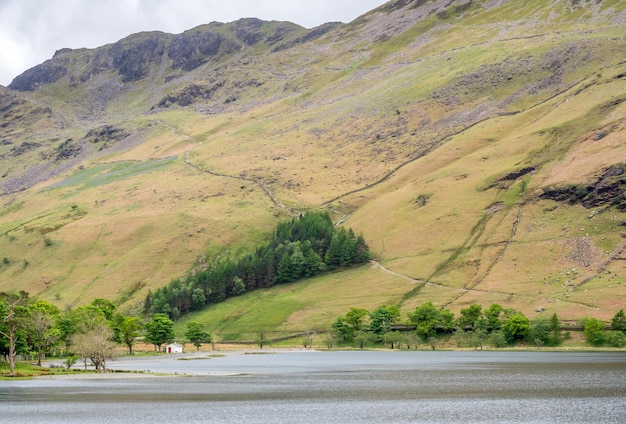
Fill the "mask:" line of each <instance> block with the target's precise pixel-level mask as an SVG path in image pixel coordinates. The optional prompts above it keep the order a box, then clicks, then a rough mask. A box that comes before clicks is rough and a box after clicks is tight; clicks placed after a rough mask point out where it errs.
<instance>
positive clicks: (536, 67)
mask: <svg viewBox="0 0 626 424" xmlns="http://www.w3.org/2000/svg"><path fill="white" fill-rule="evenodd" d="M625 24H626V2H625V1H619V0H598V1H596V0H593V1H591V0H589V1H587V0H577V1H573V0H572V1H570V0H556V1H552V2H545V1H540V0H532V1H525V2H523V3H520V2H514V1H506V0H482V1H466V0H461V1H439V0H432V1H426V0H414V1H407V0H395V1H390V2H388V3H387V4H385V5H383V6H381V7H380V8H378V9H375V10H373V11H371V12H369V13H367V14H365V15H363V16H361V17H360V18H358V19H356V20H355V21H354V22H351V23H349V24H326V25H323V26H321V27H318V28H314V29H311V30H307V29H305V28H302V27H299V26H297V25H294V24H290V23H286V22H264V21H260V20H256V19H244V20H240V21H237V22H232V23H227V24H219V23H212V24H208V25H203V26H200V27H198V28H194V29H191V30H189V31H186V32H185V33H182V34H177V35H171V34H164V33H160V32H150V33H141V34H135V35H130V36H129V37H127V38H125V39H123V40H120V41H119V42H117V43H113V44H110V45H107V46H103V47H100V48H97V49H92V50H88V49H80V50H70V49H62V50H59V51H58V52H57V53H56V54H55V56H54V57H53V58H51V59H50V60H49V61H47V62H45V63H43V64H41V65H39V66H38V67H35V68H33V69H31V70H29V71H27V72H25V73H24V74H22V75H21V76H19V77H17V78H16V79H15V80H14V81H13V83H12V84H11V85H10V86H9V87H0V157H1V158H2V160H1V161H0V175H2V178H1V179H0V192H1V193H2V194H1V195H0V291H16V290H26V291H28V292H29V293H30V294H31V296H37V297H39V298H41V299H45V300H47V301H49V302H51V303H53V304H55V305H56V306H58V307H60V308H67V307H76V306H80V305H84V304H87V303H90V302H91V301H92V300H93V299H95V298H107V299H110V300H112V301H114V302H115V303H116V304H117V305H118V306H119V307H120V308H121V309H122V310H128V311H139V310H142V308H143V301H144V299H145V298H146V295H147V293H148V291H152V292H154V291H155V290H157V289H158V288H159V287H163V286H165V285H166V284H168V283H169V282H170V281H171V280H172V279H174V278H177V277H181V276H184V275H185V274H186V273H187V272H188V271H189V270H191V269H201V268H202V266H203V263H205V261H206V260H210V258H211V257H212V255H214V254H216V253H217V252H220V251H222V250H223V249H224V248H228V249H230V251H231V252H232V255H233V256H234V257H237V256H241V255H243V254H245V253H249V252H252V251H254V249H255V248H256V247H257V246H258V245H260V244H262V243H265V242H267V241H268V240H269V239H270V238H271V236H272V231H273V229H274V228H275V226H276V224H277V223H278V222H282V221H285V220H288V219H291V218H292V217H295V216H298V215H299V214H301V213H303V212H305V211H318V210H319V211H327V212H329V213H330V214H331V216H332V218H333V220H334V221H335V222H336V223H337V224H338V225H343V226H346V227H351V228H353V229H354V231H355V232H356V233H357V234H359V233H361V234H363V236H364V238H365V240H366V242H367V244H368V245H369V247H370V251H371V255H372V258H373V259H374V261H373V262H371V263H369V264H366V265H363V266H360V267H357V268H353V269H349V270H343V271H341V270H339V271H336V272H331V273H327V274H324V275H323V276H321V277H316V278H311V279H307V280H304V281H301V282H297V283H289V284H285V285H279V286H276V287H273V288H271V289H262V290H257V291H254V292H251V293H247V294H245V295H243V296H240V297H236V298H233V299H229V300H228V301H226V302H224V303H221V304H219V305H213V306H211V307H209V308H208V309H206V310H203V311H201V312H197V313H194V315H191V316H187V317H185V318H184V319H183V320H182V321H181V322H180V323H179V325H184V323H185V322H186V321H187V320H190V319H193V320H196V321H201V322H204V323H205V324H206V325H207V327H208V326H210V328H213V329H215V330H216V331H217V330H219V331H221V332H224V333H232V334H238V333H249V332H254V331H257V330H259V329H261V330H267V331H286V332H292V331H293V332H297V331H306V330H311V329H320V328H327V327H328V326H329V325H330V324H331V323H332V322H333V320H334V319H335V318H336V317H337V316H338V315H342V314H345V313H346V311H347V310H349V308H350V307H362V308H366V309H370V310H371V309H373V308H375V307H377V306H379V305H381V304H398V305H400V306H401V309H402V311H403V313H404V312H408V311H410V310H412V309H414V308H415V307H416V306H418V305H420V304H423V303H424V302H427V301H432V302H433V303H434V304H435V305H436V306H445V305H447V306H448V307H449V308H450V309H451V310H452V311H453V312H455V313H457V312H458V311H460V309H461V308H465V307H467V306H468V305H470V304H473V303H478V304H481V305H484V306H488V305H490V304H491V303H499V304H501V305H503V306H505V307H510V308H515V309H518V310H520V311H522V312H524V313H525V314H527V315H528V316H529V317H531V318H532V317H536V316H545V317H549V316H550V315H552V314H553V313H555V312H556V313H558V314H559V317H561V318H562V319H566V320H568V319H571V320H574V319H578V318H580V317H583V316H591V317H597V318H600V319H602V320H609V319H610V318H611V317H612V316H613V315H614V314H615V312H616V311H617V310H619V309H621V308H624V307H626V268H625V263H626V262H625V260H626V253H625V250H626V241H625V238H626V214H625V211H626V198H625V197H624V189H625V184H626V180H625V179H624V171H625V166H626V143H624V140H626V61H625V60H624V57H625V56H624V53H625V52H626V25H625ZM190 46H195V47H197V48H191V47H190ZM60 47H62V46H60ZM537 311H542V312H537Z"/></svg>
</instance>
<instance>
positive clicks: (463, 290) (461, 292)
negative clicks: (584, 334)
mask: <svg viewBox="0 0 626 424" xmlns="http://www.w3.org/2000/svg"><path fill="white" fill-rule="evenodd" d="M370 264H372V266H374V267H376V268H378V269H380V270H381V271H383V272H385V273H387V274H391V275H393V276H396V277H399V278H403V279H405V280H406V281H408V282H409V283H412V284H421V285H426V286H431V287H437V288H440V289H445V290H451V291H457V292H459V293H458V296H456V297H454V298H453V299H452V300H450V301H449V302H448V303H447V304H446V306H448V305H450V304H451V303H453V302H454V301H456V300H458V299H460V298H461V297H463V296H465V295H466V294H467V293H481V294H485V293H488V294H498V295H503V296H511V297H517V298H522V299H529V300H534V299H536V297H534V296H528V295H521V294H516V293H510V292H504V291H496V290H481V289H476V288H466V287H464V288H458V287H450V286H446V285H444V284H438V283H433V282H432V281H426V280H418V279H415V278H412V277H409V276H407V275H404V274H400V273H399V272H396V271H392V270H390V269H389V268H386V267H384V266H383V265H381V264H380V262H378V261H375V260H370ZM554 301H556V302H560V303H567V304H570V305H577V306H581V307H583V308H587V309H591V310H598V308H597V307H596V306H593V305H589V304H586V303H582V302H572V301H569V300H565V299H561V298H558V297H555V298H554ZM400 303H403V302H400ZM399 306H401V305H399Z"/></svg>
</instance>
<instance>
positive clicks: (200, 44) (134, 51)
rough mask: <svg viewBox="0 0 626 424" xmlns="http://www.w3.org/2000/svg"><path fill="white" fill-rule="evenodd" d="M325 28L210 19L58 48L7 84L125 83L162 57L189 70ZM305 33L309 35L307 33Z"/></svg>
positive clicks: (28, 88) (20, 88) (30, 88)
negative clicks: (105, 78) (110, 75)
mask: <svg viewBox="0 0 626 424" xmlns="http://www.w3.org/2000/svg"><path fill="white" fill-rule="evenodd" d="M324 28H328V27H327V26H325V27H324ZM323 32H324V31H320V30H319V29H313V30H310V31H307V30H305V29H304V28H302V27H300V26H298V25H295V24H291V23H287V22H285V23H271V22H264V21H261V20H259V19H241V20H239V21H237V22H233V23H231V24H221V23H212V24H208V25H202V26H200V27H197V28H194V29H191V30H189V31H185V32H183V33H181V34H176V35H172V34H165V33H162V32H145V33H140V34H134V35H131V36H128V37H126V38H124V39H122V40H120V41H118V42H116V43H113V44H110V45H107V46H103V47H99V48H97V49H93V50H86V49H79V50H71V49H61V50H59V51H57V52H56V54H55V55H54V57H53V58H52V59H50V60H47V61H46V62H44V63H42V64H41V65H37V66H35V67H34V68H31V69H29V70H27V71H26V72H24V73H23V74H21V75H19V76H18V77H16V78H15V79H14V80H13V81H12V82H11V84H10V85H9V87H8V88H10V89H11V90H16V91H33V90H36V89H38V88H40V87H42V86H44V85H48V84H52V83H55V82H57V81H59V80H60V79H61V78H63V77H66V76H67V77H68V78H69V80H70V81H71V82H72V83H73V84H74V85H75V84H76V83H84V82H86V81H88V80H89V79H91V78H93V77H94V76H96V75H99V74H101V73H103V72H107V71H115V73H116V74H117V75H118V77H119V78H120V80H121V82H123V83H131V82H135V81H138V80H141V79H143V78H145V77H147V76H148V75H149V74H150V73H151V72H154V71H155V67H156V66H159V65H161V64H162V62H166V68H168V69H169V70H171V71H176V70H178V69H180V70H183V71H192V70H194V69H196V68H197V67H199V66H201V65H203V64H206V63H207V62H218V61H220V60H221V59H223V58H225V57H228V56H231V55H233V54H234V53H237V52H238V51H240V50H242V49H244V48H245V47H250V46H254V45H256V44H259V43H266V44H267V45H270V46H275V45H277V44H280V43H285V42H293V39H295V38H297V37H298V36H300V40H301V41H302V42H306V41H308V40H310V39H312V38H315V37H316V36H319V35H320V34H321V33H323ZM307 34H311V36H310V37H309V38H307V36H306V35H307Z"/></svg>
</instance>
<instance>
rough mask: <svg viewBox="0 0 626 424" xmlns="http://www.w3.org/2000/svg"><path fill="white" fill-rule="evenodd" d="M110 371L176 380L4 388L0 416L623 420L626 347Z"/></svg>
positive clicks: (137, 366) (245, 357)
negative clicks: (162, 374) (599, 350)
mask: <svg viewBox="0 0 626 424" xmlns="http://www.w3.org/2000/svg"><path fill="white" fill-rule="evenodd" d="M218 353H219V352H218ZM182 359H186V360H182ZM109 367H110V368H115V369H118V370H135V371H151V372H156V373H171V374H173V373H178V374H179V375H177V376H159V377H154V376H147V375H145V374H132V375H129V374H124V373H115V374H108V375H106V376H97V375H82V376H80V378H76V379H67V378H58V377H53V378H48V377H46V378H39V379H35V380H28V381H0V417H1V418H0V420H1V421H2V422H7V423H13V424H21V423H29V424H33V423H49V424H50V423H116V422H124V423H157V422H159V423H178V422H180V423H189V422H207V423H209V422H210V423H384V422H387V423H603V424H608V423H620V424H621V423H624V422H626V352H611V353H609V352H604V353H603V352H593V353H587V352H584V353H573V352H540V351H539V352H509V351H507V352H494V351H473V352H449V351H445V352H438V351H434V352H424V351H419V352H418V351H414V352H411V351H349V352H348V351H347V352H342V351H337V352H315V351H310V352H309V351H277V352H269V351H268V352H265V353H258V352H257V353H256V354H245V353H243V352H229V353H226V354H225V356H222V357H208V354H207V353H205V352H201V353H199V354H185V355H176V356H169V357H156V358H146V357H143V358H120V359H118V360H117V361H114V362H111V363H110V364H109ZM180 374H185V375H180Z"/></svg>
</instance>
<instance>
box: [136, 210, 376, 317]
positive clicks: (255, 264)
mask: <svg viewBox="0 0 626 424" xmlns="http://www.w3.org/2000/svg"><path fill="white" fill-rule="evenodd" d="M369 257H370V256H369V249H368V246H367V245H366V244H365V240H364V239H363V236H361V235H359V236H356V235H355V234H354V232H353V231H352V229H349V230H346V229H345V228H336V227H335V226H334V225H333V222H332V220H331V218H330V215H329V214H328V213H320V212H307V213H305V214H304V215H302V216H301V217H300V218H298V219H292V220H291V221H288V222H282V223H279V224H278V225H277V226H276V229H275V231H274V234H273V236H272V238H271V240H270V242H269V243H267V244H265V245H262V246H258V247H257V248H256V250H255V252H254V253H250V254H246V255H244V256H243V257H242V258H240V259H238V260H233V259H231V258H230V257H216V258H213V259H212V261H211V263H210V264H208V265H207V266H206V267H205V268H203V269H202V270H201V271H195V272H190V273H189V274H188V275H187V276H185V277H182V278H176V279H174V280H172V281H171V282H170V283H169V284H168V285H167V286H165V287H162V288H159V289H157V290H156V291H155V292H154V293H153V292H149V293H148V295H147V297H146V302H145V312H146V313H148V314H155V313H164V314H167V315H168V316H169V317H170V318H172V319H177V318H178V317H179V316H180V315H182V314H185V313H187V312H190V311H194V310H198V309H201V308H203V307H204V306H206V305H210V304H215V303H219V302H221V301H223V300H225V299H227V298H229V297H232V296H237V295H241V294H243V293H246V292H249V291H252V290H255V289H257V288H268V287H272V286H273V285H275V284H281V283H289V282H292V281H297V280H299V279H301V278H307V277H312V276H314V275H318V274H320V273H322V272H324V271H326V270H328V269H332V268H335V267H347V266H351V265H354V264H359V263H363V262H367V261H368V260H369Z"/></svg>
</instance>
